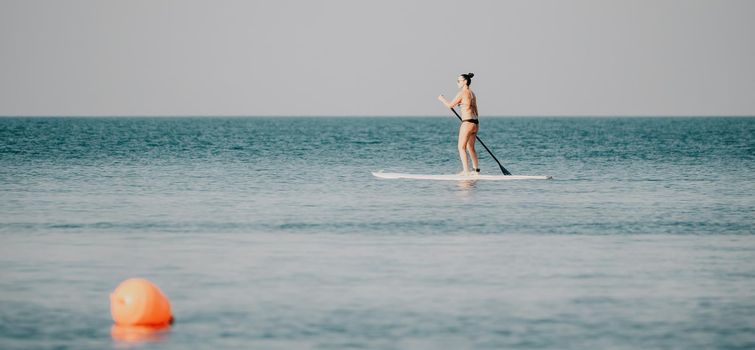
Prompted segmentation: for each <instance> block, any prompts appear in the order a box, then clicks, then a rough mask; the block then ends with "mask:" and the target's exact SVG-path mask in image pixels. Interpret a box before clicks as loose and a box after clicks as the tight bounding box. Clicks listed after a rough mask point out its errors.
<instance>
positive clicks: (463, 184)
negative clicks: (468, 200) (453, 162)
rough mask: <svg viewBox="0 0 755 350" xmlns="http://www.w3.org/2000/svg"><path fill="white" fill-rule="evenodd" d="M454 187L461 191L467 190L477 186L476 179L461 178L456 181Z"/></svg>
mask: <svg viewBox="0 0 755 350" xmlns="http://www.w3.org/2000/svg"><path fill="white" fill-rule="evenodd" d="M456 187H457V188H459V189H460V190H463V191H469V190H471V189H473V188H475V187H477V180H462V181H458V182H457V183H456Z"/></svg>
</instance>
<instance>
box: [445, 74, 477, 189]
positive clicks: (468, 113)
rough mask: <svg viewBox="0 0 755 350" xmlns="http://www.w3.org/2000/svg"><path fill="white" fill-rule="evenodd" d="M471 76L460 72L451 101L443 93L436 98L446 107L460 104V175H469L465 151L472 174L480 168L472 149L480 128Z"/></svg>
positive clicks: (475, 153)
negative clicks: (469, 157)
mask: <svg viewBox="0 0 755 350" xmlns="http://www.w3.org/2000/svg"><path fill="white" fill-rule="evenodd" d="M472 77H474V73H467V74H462V75H460V76H459V77H458V78H456V85H457V86H458V87H459V93H458V94H457V95H456V97H455V98H454V100H453V101H451V102H449V101H448V100H446V98H445V97H443V95H440V96H438V100H440V102H443V104H445V105H446V107H448V108H454V107H456V106H458V105H461V126H459V143H458V147H459V158H461V166H462V169H463V170H462V172H461V174H460V175H470V172H469V166H468V164H467V163H468V160H467V151H469V155H470V156H471V158H472V169H474V173H473V174H475V175H476V174H477V173H479V172H480V168H478V167H477V152H476V151H475V149H474V143H475V139H476V138H477V131H478V130H479V129H480V125H479V121H478V120H477V116H478V114H477V97H476V96H475V94H474V92H472V89H470V88H469V84H471V83H472Z"/></svg>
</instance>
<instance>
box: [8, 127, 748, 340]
mask: <svg viewBox="0 0 755 350" xmlns="http://www.w3.org/2000/svg"><path fill="white" fill-rule="evenodd" d="M457 122H458V121H456V120H454V119H452V118H450V117H449V118H0V348H3V349H16V348H35V349H37V348H39V349H45V348H56V349H64V348H69V349H102V348H130V347H147V348H160V349H186V348H260V349H261V348H264V349H362V348H368V349H397V348H399V349H501V348H518V349H588V348H592V349H609V348H610V349H648V348H662V349H695V348H705V349H708V348H720V349H746V348H755V229H754V228H753V227H754V224H755V215H754V214H755V118H485V119H482V123H481V131H480V135H479V136H480V137H481V138H482V139H483V141H484V142H485V143H486V144H487V145H488V146H489V147H490V148H491V149H492V150H493V152H494V153H495V155H496V156H497V157H498V158H499V159H500V160H501V161H502V162H503V163H504V165H505V166H506V168H507V169H508V170H510V171H511V172H512V173H514V174H521V175H551V176H553V177H554V179H553V180H550V181H503V182H485V181H479V182H431V181H412V180H378V179H376V178H374V177H372V175H371V174H370V172H371V171H378V170H385V171H395V172H409V173H426V174H441V173H453V172H458V171H459V170H460V164H459V161H458V159H457V153H456V150H455V137H456V134H457ZM478 152H479V153H480V164H481V167H482V169H483V173H488V174H495V173H497V172H498V170H497V165H496V164H495V163H494V161H493V160H492V159H491V158H490V157H489V156H488V155H487V154H486V153H485V151H484V149H482V148H481V147H479V146H478ZM135 276H139V277H145V278H148V279H150V280H152V281H153V282H155V283H157V284H158V285H159V286H160V287H161V288H162V289H163V291H164V292H165V293H166V294H167V295H168V296H169V297H170V299H171V301H172V304H173V309H174V313H175V317H176V320H177V322H176V324H175V325H174V326H173V327H172V328H171V329H170V330H169V331H167V332H165V333H163V334H160V336H159V337H156V338H155V339H151V340H143V341H141V342H127V341H124V340H119V339H114V338H113V337H111V329H110V327H111V324H112V321H111V319H110V314H109V300H108V294H109V293H110V292H111V291H112V290H113V289H114V288H115V286H117V284H118V283H119V282H120V281H122V280H124V279H126V278H129V277H135Z"/></svg>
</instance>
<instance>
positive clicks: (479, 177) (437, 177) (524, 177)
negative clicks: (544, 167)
mask: <svg viewBox="0 0 755 350" xmlns="http://www.w3.org/2000/svg"><path fill="white" fill-rule="evenodd" d="M372 175H374V176H375V177H379V178H381V179H413V180H445V181H476V180H493V181H499V180H549V179H552V178H553V177H552V176H535V175H469V176H464V175H453V174H448V175H423V174H402V173H384V172H382V171H379V172H372Z"/></svg>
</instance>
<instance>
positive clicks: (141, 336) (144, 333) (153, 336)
mask: <svg viewBox="0 0 755 350" xmlns="http://www.w3.org/2000/svg"><path fill="white" fill-rule="evenodd" d="M169 334H170V325H166V326H160V327H150V326H121V325H118V324H113V326H112V327H111V328H110V336H111V337H112V338H113V341H114V342H115V343H116V344H117V345H119V347H125V348H129V347H130V345H139V344H144V343H160V342H164V341H165V340H167V339H168V335H169Z"/></svg>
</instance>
